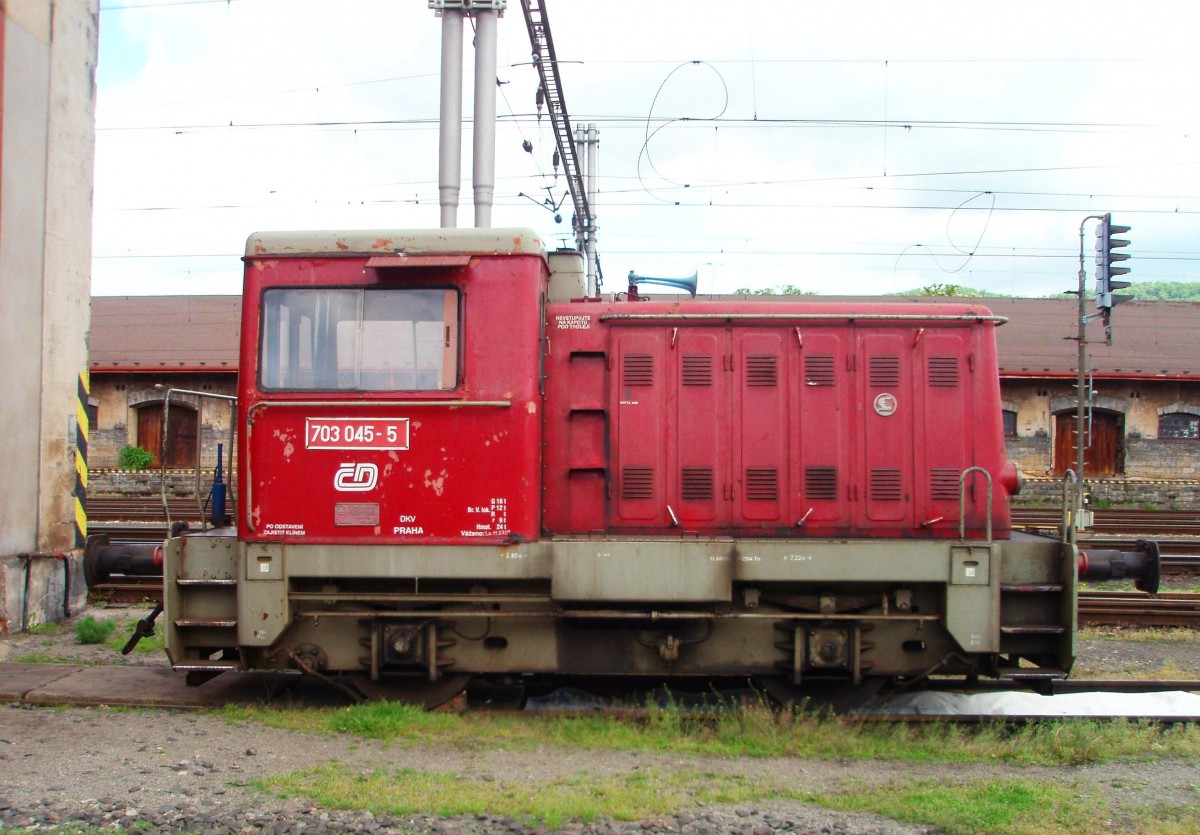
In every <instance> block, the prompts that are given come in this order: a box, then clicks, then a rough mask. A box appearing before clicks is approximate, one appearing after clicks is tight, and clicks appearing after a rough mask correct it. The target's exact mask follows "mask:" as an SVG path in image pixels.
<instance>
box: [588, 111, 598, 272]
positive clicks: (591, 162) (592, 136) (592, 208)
mask: <svg viewBox="0 0 1200 835" xmlns="http://www.w3.org/2000/svg"><path fill="white" fill-rule="evenodd" d="M587 149H588V153H587V198H588V236H587V286H588V295H589V296H594V295H595V294H596V273H597V270H596V168H597V167H598V165H599V157H600V132H599V131H597V130H596V123H595V122H589V123H588V126H587Z"/></svg>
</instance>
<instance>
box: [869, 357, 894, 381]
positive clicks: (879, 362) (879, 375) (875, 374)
mask: <svg viewBox="0 0 1200 835" xmlns="http://www.w3.org/2000/svg"><path fill="white" fill-rule="evenodd" d="M870 378H871V385H872V386H874V387H875V388H891V387H893V386H898V385H900V358H899V357H887V356H883V357H871V371H870Z"/></svg>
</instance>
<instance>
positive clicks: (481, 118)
mask: <svg viewBox="0 0 1200 835" xmlns="http://www.w3.org/2000/svg"><path fill="white" fill-rule="evenodd" d="M506 5H507V2H506V0H429V8H431V9H433V10H434V13H435V14H437V16H438V17H440V18H441V19H442V80H441V115H440V120H439V123H440V134H439V137H438V203H439V205H440V207H441V225H442V228H443V229H449V228H453V227H455V226H457V225H458V198H459V192H460V186H461V182H462V79H463V68H462V64H463V60H462V59H463V46H462V37H463V20H464V19H465V18H468V17H470V18H474V20H475V110H474V131H473V134H472V149H473V155H472V178H473V181H474V194H475V226H476V227H479V228H486V227H490V226H491V225H492V199H493V195H494V193H495V190H496V31H497V30H496V22H497V19H498V18H499V17H500V15H502V14H503V13H504V8H505V6H506Z"/></svg>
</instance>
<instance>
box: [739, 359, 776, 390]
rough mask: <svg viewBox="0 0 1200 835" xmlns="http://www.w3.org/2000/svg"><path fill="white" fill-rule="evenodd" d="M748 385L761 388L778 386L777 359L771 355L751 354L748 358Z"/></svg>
mask: <svg viewBox="0 0 1200 835" xmlns="http://www.w3.org/2000/svg"><path fill="white" fill-rule="evenodd" d="M746 385H747V386H760V387H774V386H776V385H778V371H777V369H776V363H775V357H774V356H772V355H771V354H751V355H750V356H748V357H746Z"/></svg>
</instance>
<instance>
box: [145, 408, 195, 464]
mask: <svg viewBox="0 0 1200 835" xmlns="http://www.w3.org/2000/svg"><path fill="white" fill-rule="evenodd" d="M170 417H171V420H170V425H169V426H168V427H167V446H166V456H167V466H168V467H173V468H178V469H192V468H194V467H195V466H196V423H197V421H196V410H195V409H193V408H192V407H190V406H185V405H183V404H180V403H172V404H171V416H170ZM137 443H138V446H140V447H141V448H142V449H144V450H146V451H147V452H149V453H150V454H151V455H152V456H154V461H153V463H152V466H154V467H161V466H162V454H163V404H162V403H147V404H145V405H144V406H139V407H138V410H137Z"/></svg>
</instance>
